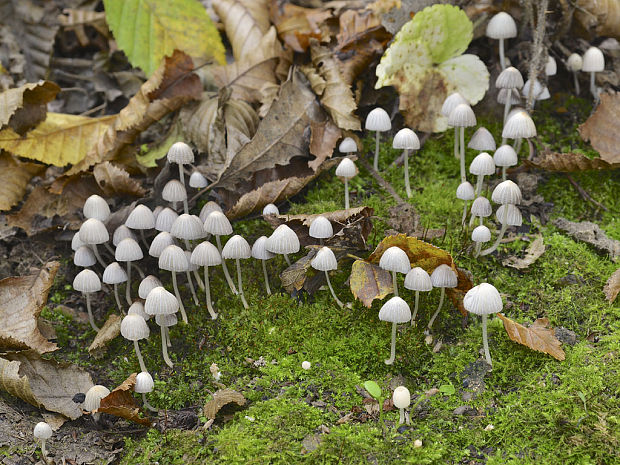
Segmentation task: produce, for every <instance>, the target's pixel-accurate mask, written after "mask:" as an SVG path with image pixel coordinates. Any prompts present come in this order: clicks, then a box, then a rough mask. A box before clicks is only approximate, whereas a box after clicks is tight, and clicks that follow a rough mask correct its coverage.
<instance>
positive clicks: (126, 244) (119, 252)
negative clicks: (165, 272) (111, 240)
mask: <svg viewBox="0 0 620 465" xmlns="http://www.w3.org/2000/svg"><path fill="white" fill-rule="evenodd" d="M143 257H144V254H143V253H142V249H141V248H140V245H139V244H138V243H137V242H136V241H135V240H134V239H131V238H130V237H128V238H127V239H123V240H122V241H120V242H119V243H118V245H117V246H116V250H115V251H114V259H115V260H116V261H117V262H135V261H136V260H142V258H143Z"/></svg>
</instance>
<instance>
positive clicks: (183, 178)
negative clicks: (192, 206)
mask: <svg viewBox="0 0 620 465" xmlns="http://www.w3.org/2000/svg"><path fill="white" fill-rule="evenodd" d="M179 180H180V181H181V184H182V185H183V187H185V177H184V174H183V165H182V164H180V163H179ZM183 210H184V211H185V213H187V214H188V215H189V208H188V206H187V196H186V197H185V198H184V199H183Z"/></svg>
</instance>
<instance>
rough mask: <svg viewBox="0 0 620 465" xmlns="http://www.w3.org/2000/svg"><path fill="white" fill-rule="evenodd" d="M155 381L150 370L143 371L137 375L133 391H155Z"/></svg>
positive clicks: (141, 392)
mask: <svg viewBox="0 0 620 465" xmlns="http://www.w3.org/2000/svg"><path fill="white" fill-rule="evenodd" d="M154 387H155V382H154V381H153V377H152V376H151V374H150V373H149V372H148V371H141V372H140V373H138V374H137V375H136V384H134V386H133V391H134V392H136V393H138V394H148V393H149V392H152V391H153V388H154Z"/></svg>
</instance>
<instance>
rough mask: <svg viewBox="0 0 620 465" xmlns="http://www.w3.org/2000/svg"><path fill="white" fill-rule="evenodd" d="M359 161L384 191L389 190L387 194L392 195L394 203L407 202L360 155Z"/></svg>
mask: <svg viewBox="0 0 620 465" xmlns="http://www.w3.org/2000/svg"><path fill="white" fill-rule="evenodd" d="M359 161H360V163H361V164H362V165H363V166H364V168H366V169H367V170H368V172H369V173H370V174H371V176H372V177H373V178H375V181H377V183H378V184H379V185H380V186H381V187H383V189H385V190H386V191H388V192H389V194H390V195H391V196H392V197H394V200H396V203H398V204H401V203H407V202H405V201H404V200H403V199H402V197H401V196H400V195H398V193H397V192H396V191H395V190H394V188H393V187H392V186H391V185H390V183H389V182H387V181H386V180H385V179H384V178H383V176H381V175H380V174H379V173H377V172H376V171H375V170H374V168H373V167H372V166H370V163H368V162H367V161H366V159H365V158H362V157H360V158H359Z"/></svg>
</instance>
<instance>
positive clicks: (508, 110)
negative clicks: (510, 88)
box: [504, 95, 512, 124]
mask: <svg viewBox="0 0 620 465" xmlns="http://www.w3.org/2000/svg"><path fill="white" fill-rule="evenodd" d="M510 97H512V95H509V96H508V99H507V100H506V103H504V124H506V120H507V119H508V113H510V103H511V102H510Z"/></svg>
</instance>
